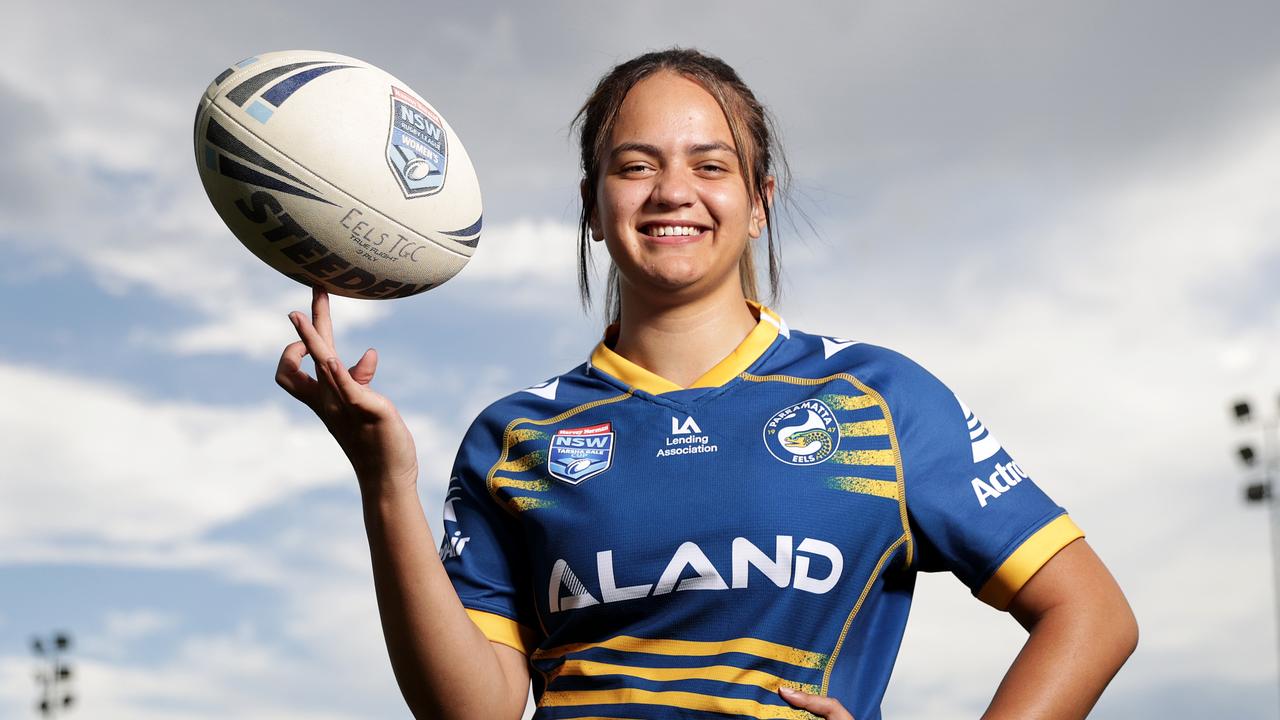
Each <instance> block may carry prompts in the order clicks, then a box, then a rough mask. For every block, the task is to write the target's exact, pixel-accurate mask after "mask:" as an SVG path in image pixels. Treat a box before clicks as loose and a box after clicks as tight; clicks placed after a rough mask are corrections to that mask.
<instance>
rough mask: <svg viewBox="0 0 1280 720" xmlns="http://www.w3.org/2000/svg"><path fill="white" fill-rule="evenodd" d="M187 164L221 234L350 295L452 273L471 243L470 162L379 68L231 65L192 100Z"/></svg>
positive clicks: (438, 121)
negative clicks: (191, 159)
mask: <svg viewBox="0 0 1280 720" xmlns="http://www.w3.org/2000/svg"><path fill="white" fill-rule="evenodd" d="M195 152H196V164H197V165H198V166H199V168H200V179H201V181H202V182H203V183H204V189H205V192H207V193H208V194H209V200H210V201H211V202H212V203H213V207H214V208H215V209H216V210H217V211H218V214H219V215H220V216H221V217H222V219H223V221H224V222H226V224H227V226H228V227H229V228H230V229H231V232H232V233H233V234H235V236H236V237H237V238H239V240H240V242H242V243H244V245H245V247H247V248H249V250H251V251H253V253H254V254H255V255H257V256H258V257H259V258H261V259H262V260H263V261H264V262H266V263H267V264H268V265H270V266H271V267H273V268H275V269H277V270H279V271H280V272H282V273H284V274H285V275H288V276H289V277H291V278H293V279H294V280H297V281H298V282H301V283H303V284H305V285H313V286H319V287H322V288H324V289H325V290H328V291H329V292H331V293H335V294H338V295H345V296H347V297H354V298H400V297H406V296H409V295H414V294H416V293H420V292H423V291H424V290H428V289H430V288H433V287H435V286H436V285H439V284H440V283H443V282H444V281H446V280H448V279H449V278H451V277H453V276H454V275H455V274H457V272H458V271H459V270H461V269H462V267H463V266H464V265H466V264H467V260H469V259H470V258H471V255H472V253H473V252H475V248H476V245H477V243H478V242H479V241H480V226H481V218H482V208H481V203H480V185H479V182H478V181H477V180H476V174H475V170H474V169H473V168H472V166H471V158H469V157H468V156H467V151H466V150H465V149H464V148H463V147H462V142H461V141H460V140H459V139H458V136H457V135H455V134H454V132H453V129H452V128H450V127H449V123H448V122H446V121H445V119H444V117H443V116H441V115H440V113H438V112H436V110H435V108H433V107H431V104H430V103H428V102H427V101H426V100H424V99H422V97H421V96H420V95H418V94H417V93H415V92H414V91H413V90H411V89H409V87H408V86H407V85H405V84H404V83H402V82H400V81H399V80H397V79H396V78H394V77H393V76H391V75H390V74H388V73H386V72H384V71H382V70H379V69H378V68H376V67H374V66H372V65H370V64H368V63H365V62H362V61H360V60H356V59H354V58H349V57H345V56H343V55H335V54H333V53H327V52H316V51H311V50H290V51H286V52H271V53H264V54H262V55H255V56H254V57H251V58H247V59H245V60H241V61H240V62H238V63H236V64H235V65H233V66H232V67H229V68H227V69H226V70H224V71H223V72H222V73H221V74H219V75H218V76H217V78H215V79H214V81H213V83H212V84H210V85H209V88H208V89H207V90H206V91H205V93H204V96H203V97H201V98H200V106H199V108H198V109H197V111H196V124H195Z"/></svg>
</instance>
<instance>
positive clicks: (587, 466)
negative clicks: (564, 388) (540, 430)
mask: <svg viewBox="0 0 1280 720" xmlns="http://www.w3.org/2000/svg"><path fill="white" fill-rule="evenodd" d="M613 440H614V438H613V423H611V422H606V423H600V424H599V425H589V426H587V427H580V428H563V429H561V430H558V431H556V434H555V435H553V436H552V437H551V447H550V449H549V450H548V452H547V472H548V473H550V474H551V477H554V478H556V479H557V480H561V481H564V482H567V483H569V484H570V485H577V484H578V483H581V482H582V481H584V480H587V479H589V478H593V477H595V476H596V475H599V474H600V473H602V472H604V471H605V470H608V469H609V467H610V466H612V465H613Z"/></svg>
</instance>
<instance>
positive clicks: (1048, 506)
mask: <svg viewBox="0 0 1280 720" xmlns="http://www.w3.org/2000/svg"><path fill="white" fill-rule="evenodd" d="M892 387H893V389H892V392H891V393H886V395H887V397H886V400H887V401H888V402H889V405H890V408H891V411H892V412H893V416H894V423H895V429H896V430H897V434H898V439H899V444H900V445H899V452H900V453H901V457H902V470H903V481H904V485H905V493H906V505H907V515H908V520H909V522H910V526H911V529H912V535H913V536H914V538H915V541H916V547H917V553H918V558H917V560H916V562H917V567H918V569H920V570H924V571H926V572H928V571H939V570H949V571H951V572H952V573H954V574H955V575H956V576H957V577H958V578H960V580H961V581H962V582H964V584H965V585H967V586H968V587H969V589H970V590H971V591H972V592H973V593H974V595H976V596H977V597H978V598H979V599H981V600H982V601H983V602H986V603H987V604H989V605H992V606H993V607H996V608H998V609H1001V610H1004V609H1006V608H1007V607H1008V605H1009V603H1010V601H1011V600H1012V599H1013V596H1014V595H1015V594H1016V593H1017V592H1018V590H1020V589H1021V588H1022V586H1023V584H1025V583H1026V582H1027V581H1028V580H1030V579H1031V576H1032V575H1034V574H1035V573H1036V571H1037V570H1039V569H1040V568H1041V567H1042V566H1043V565H1044V564H1045V563H1046V562H1048V561H1049V560H1050V559H1051V558H1052V557H1053V556H1054V555H1055V554H1057V552H1058V551H1059V550H1061V549H1062V548H1064V547H1066V546H1067V544H1068V543H1070V542H1072V541H1073V540H1075V539H1077V538H1080V537H1083V536H1084V533H1083V532H1082V531H1081V530H1080V528H1078V527H1077V526H1076V525H1075V523H1074V522H1072V520H1071V518H1070V517H1068V516H1067V514H1066V511H1065V510H1064V509H1063V508H1061V507H1059V506H1058V505H1057V504H1056V503H1054V502H1053V501H1052V500H1051V499H1049V497H1048V495H1046V494H1045V493H1044V492H1043V491H1042V490H1041V489H1040V488H1039V487H1037V486H1036V484H1035V483H1034V482H1033V481H1032V480H1031V478H1030V477H1028V475H1027V473H1026V471H1024V470H1023V469H1022V467H1021V466H1020V465H1018V463H1017V462H1015V461H1014V460H1013V458H1012V457H1010V456H1009V454H1008V453H1007V452H1006V451H1005V450H1004V448H1003V447H1002V446H1001V445H1000V442H999V441H998V440H997V439H996V437H995V436H994V435H993V434H991V432H990V431H989V430H988V429H987V427H986V426H985V425H983V423H982V422H981V421H980V420H979V419H978V418H977V416H976V415H975V414H974V413H973V412H972V411H971V410H970V409H969V408H968V406H966V405H965V404H964V403H963V402H962V401H961V400H960V399H959V397H957V396H956V395H955V394H954V393H952V392H951V390H950V389H948V388H947V386H946V385H944V384H943V383H942V382H941V381H940V380H938V379H937V378H936V377H934V376H933V375H931V374H930V373H929V372H928V371H926V370H925V369H924V368H922V367H920V366H919V365H917V364H915V363H914V362H911V361H910V360H907V359H906V358H903V357H901V356H898V370H897V371H896V372H895V373H894V382H893V383H892Z"/></svg>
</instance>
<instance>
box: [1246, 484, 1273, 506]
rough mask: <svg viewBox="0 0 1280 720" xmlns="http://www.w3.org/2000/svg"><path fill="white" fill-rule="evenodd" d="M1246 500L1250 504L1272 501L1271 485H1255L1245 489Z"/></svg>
mask: <svg viewBox="0 0 1280 720" xmlns="http://www.w3.org/2000/svg"><path fill="white" fill-rule="evenodd" d="M1244 499H1245V500H1246V501H1248V502H1265V501H1267V500H1270V499H1271V484H1270V483H1253V484H1251V485H1249V486H1248V487H1246V488H1245V489H1244Z"/></svg>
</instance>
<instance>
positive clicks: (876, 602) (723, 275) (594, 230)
mask: <svg viewBox="0 0 1280 720" xmlns="http://www.w3.org/2000/svg"><path fill="white" fill-rule="evenodd" d="M579 119H580V121H581V133H582V138H581V140H582V166H583V180H582V197H583V214H582V227H581V238H580V244H581V249H580V253H579V254H580V263H581V265H582V267H581V268H580V270H581V275H580V277H581V279H582V281H583V290H584V294H585V293H586V284H585V280H586V269H585V263H586V259H587V255H588V254H589V250H590V244H589V243H591V242H600V243H603V245H604V246H605V247H606V248H607V249H608V252H609V255H610V257H611V258H612V261H613V268H614V269H613V270H612V271H611V276H610V283H609V290H608V293H609V309H610V310H609V314H610V315H611V316H612V317H613V318H614V320H615V322H614V324H612V325H611V326H610V327H609V329H608V330H607V331H606V333H605V338H604V340H603V341H602V342H601V343H600V344H599V345H598V346H597V347H596V348H595V350H594V352H593V353H592V354H591V357H590V360H589V361H588V362H587V363H585V364H583V365H581V366H579V367H577V368H574V369H573V370H571V371H569V372H568V373H566V374H564V375H561V376H559V377H557V378H554V379H552V380H550V381H548V382H546V383H542V384H540V385H536V386H534V387H532V388H529V389H527V390H525V391H521V392H518V393H515V394H513V395H511V396H509V397H507V398H504V399H502V400H500V401H498V402H497V403H495V404H493V405H492V406H490V407H489V408H488V409H486V410H485V411H484V412H483V413H482V414H481V415H480V417H479V418H477V420H476V421H475V423H474V424H473V425H472V427H471V429H470V430H469V431H468V433H467V435H466V437H465V439H464V440H463V443H462V447H461V450H460V451H459V453H458V459H457V462H456V464H455V466H454V470H453V476H452V478H451V480H450V485H449V492H448V496H447V499H446V501H445V532H446V534H447V535H448V537H446V538H445V539H444V542H443V543H442V544H441V546H440V549H439V551H438V552H437V550H436V549H435V544H434V543H433V541H432V538H431V534H430V530H429V529H428V524H427V521H426V519H425V518H424V515H423V511H422V508H421V506H420V504H419V500H418V493H417V486H416V483H417V475H418V468H417V463H416V454H415V452H414V444H413V439H412V437H411V436H410V434H409V432H408V430H407V429H406V428H405V425H404V423H403V422H402V421H401V419H400V416H399V414H398V413H397V412H396V409H395V408H394V406H393V405H392V404H391V402H390V401H388V400H387V399H386V398H385V397H383V396H382V395H379V394H378V393H376V392H375V391H373V390H372V389H371V388H370V387H369V383H370V381H371V380H372V379H373V376H374V370H375V366H376V364H377V356H376V354H375V353H374V352H373V351H372V350H370V351H369V352H367V353H366V354H365V355H364V356H363V357H362V358H360V360H359V361H358V362H357V363H356V364H355V365H354V366H352V367H351V368H349V369H348V368H345V367H344V366H343V365H342V364H341V363H340V362H339V360H338V358H337V355H336V352H335V350H334V339H333V330H332V325H331V322H330V316H329V306H328V300H327V298H326V296H325V295H324V294H323V293H319V292H317V293H316V295H315V299H314V302H313V306H312V314H311V317H310V318H307V317H306V316H304V315H303V314H301V313H292V314H291V315H290V318H291V320H292V322H293V323H294V325H295V326H296V328H297V331H298V334H299V336H300V338H301V341H300V342H295V343H293V344H291V345H289V346H288V347H287V348H285V351H284V354H283V356H282V357H281V360H280V367H279V371H278V374H277V380H278V382H279V383H280V385H282V386H283V387H284V388H285V389H286V390H288V391H289V392H290V393H291V394H292V395H293V396H294V397H296V398H298V399H299V400H301V401H302V402H304V403H306V404H307V405H308V406H310V407H311V408H312V409H313V410H314V411H315V412H316V414H317V415H319V416H320V418H321V419H322V420H323V421H324V422H325V424H326V426H327V427H328V428H329V430H330V432H331V433H332V434H333V436H334V437H335V438H336V439H337V441H338V443H339V444H340V445H341V446H342V448H343V450H344V451H345V452H346V454H347V456H348V457H349V458H350V460H351V463H352V465H353V466H354V468H355V471H356V475H357V478H358V480H359V483H360V489H361V493H362V498H363V501H364V512H365V522H366V527H367V530H368V537H369V544H370V549H371V553H372V559H373V570H374V578H375V587H376V591H377V596H378V603H379V608H380V612H381V616H382V622H383V629H384V632H385V635H386V641H387V647H388V650H389V652H390V656H391V660H392V666H393V668H394V669H395V673H396V677H397V680H398V681H399V683H400V687H401V690H402V692H403V693H404V696H405V699H406V701H407V702H408V704H409V706H410V708H412V710H413V712H414V714H415V715H416V716H419V717H432V718H437V717H438V718H485V719H489V718H510V719H513V720H514V719H515V718H519V717H520V715H521V712H522V709H523V708H524V704H525V697H526V694H527V692H528V690H529V686H530V681H531V680H532V682H533V690H534V694H535V696H536V698H537V700H538V705H539V714H538V717H544V718H600V717H616V718H671V717H725V716H736V717H755V718H792V717H812V716H813V715H816V716H819V717H824V718H829V719H833V720H834V719H847V718H850V717H856V718H859V720H872V719H873V718H878V717H879V716H880V701H881V698H882V696H883V694H884V690H885V687H886V685H887V683H888V679H889V675H890V671H891V669H892V666H893V662H894V658H895V656H896V653H897V650H898V646H899V643H900V640H901V637H902V632H903V628H904V625H905V622H906V617H907V610H908V608H909V606H910V601H911V592H912V587H913V585H914V578H915V573H917V572H918V571H921V570H925V571H931V570H944V569H945V570H949V571H951V572H953V573H955V574H956V575H957V576H958V577H959V578H960V580H962V581H963V582H965V583H966V584H967V585H969V587H970V588H971V589H972V590H973V591H974V593H975V594H976V595H977V596H978V597H979V598H980V599H982V600H984V601H985V602H987V603H989V604H991V605H993V606H995V607H996V608H998V609H1000V610H1007V611H1008V612H1009V613H1010V614H1012V615H1013V617H1014V618H1015V619H1016V620H1017V621H1018V622H1019V623H1021V624H1022V625H1023V626H1024V627H1025V628H1026V629H1027V630H1028V631H1029V636H1028V639H1027V642H1026V645H1025V646H1024V647H1023V649H1022V652H1021V653H1020V654H1019V655H1018V656H1017V659H1016V660H1015V661H1014V663H1013V665H1012V666H1011V667H1010V668H1009V671H1008V673H1007V675H1006V676H1005V679H1004V682H1002V683H1001V684H1000V686H999V688H998V689H997V690H996V692H995V697H994V699H993V700H992V703H991V706H990V708H989V709H988V711H987V714H986V715H985V716H984V717H988V718H1019V719H1025V718H1079V717H1084V716H1085V715H1086V714H1087V713H1088V712H1089V709H1090V708H1091V707H1092V706H1093V704H1094V702H1095V701H1096V700H1097V698H1098V696H1099V694H1100V693H1101V692H1102V690H1103V688H1104V687H1105V686H1106V684H1107V683H1108V681H1109V680H1110V679H1111V677H1112V676H1113V675H1114V674H1115V672H1116V671H1117V670H1118V669H1119V667H1120V666H1121V664H1122V663H1123V662H1124V661H1125V659H1126V658H1127V657H1128V655H1129V654H1130V653H1131V652H1132V650H1133V649H1134V646H1135V644H1136V642H1137V626H1136V624H1135V621H1134V618H1133V614H1132V612H1131V611H1130V609H1129V606H1128V604H1127V602H1126V601H1125V599H1124V596H1123V594H1122V593H1121V591H1120V589H1119V587H1118V586H1117V585H1116V583H1115V581H1114V580H1113V579H1112V577H1111V575H1110V574H1109V573H1108V572H1107V570H1106V568H1105V567H1104V566H1103V565H1102V563H1101V562H1100V561H1099V560H1098V558H1097V557H1096V556H1095V555H1094V553H1093V552H1092V551H1091V550H1090V549H1089V546H1088V545H1087V544H1086V542H1085V541H1084V540H1083V538H1082V533H1081V532H1080V531H1079V529H1078V528H1076V526H1075V525H1074V524H1073V523H1072V522H1071V520H1070V519H1069V518H1068V517H1067V516H1066V515H1065V513H1064V511H1063V510H1062V509H1061V508H1060V507H1058V506H1056V505H1055V504H1054V503H1053V502H1052V501H1051V500H1049V499H1048V497H1046V496H1045V495H1044V493H1042V492H1041V491H1040V490H1039V489H1038V488H1037V487H1036V486H1035V485H1034V484H1033V483H1032V482H1031V481H1030V480H1029V479H1028V478H1027V477H1026V474H1025V473H1024V472H1023V471H1022V469H1021V468H1020V467H1019V466H1018V464H1017V463H1016V462H1014V461H1013V460H1012V459H1011V458H1010V457H1009V456H1008V455H1007V454H1006V453H1005V451H1004V450H1003V449H1002V448H1001V447H1000V445H999V443H998V442H997V441H996V440H995V438H994V437H992V436H991V435H990V434H989V433H987V432H986V430H985V428H983V427H982V425H981V423H980V422H979V421H978V420H977V418H976V417H974V416H973V414H972V413H971V412H970V411H969V410H968V409H967V408H966V407H965V406H964V405H963V403H961V402H960V401H959V400H958V399H957V398H956V397H955V396H954V395H952V394H951V392H950V391H949V390H948V389H947V388H946V387H945V386H944V385H942V383H940V382H939V381H938V380H937V379H935V378H934V377H933V376H931V375H930V374H929V373H927V372H926V371H924V370H923V369H921V368H920V367H919V366H918V365H916V364H914V363H913V362H911V361H910V360H908V359H906V358H904V357H902V356H901V355H898V354H896V353H893V352H891V351H889V350H885V349H883V348H879V347H875V346H872V345H867V344H860V343H853V342H847V341H843V340H837V339H834V338H829V337H822V336H817V335H809V334H805V333H801V332H798V331H796V330H791V329H790V328H788V327H787V325H786V323H785V322H783V321H782V319H781V318H780V317H779V316H778V315H777V314H776V313H774V312H773V311H772V310H770V309H769V308H767V307H764V306H762V305H760V304H759V303H758V302H756V300H755V296H756V283H755V266H754V263H753V256H752V245H753V243H754V242H755V241H757V240H760V239H761V238H766V240H765V241H762V242H764V244H766V245H767V248H768V254H769V263H768V265H769V270H770V273H769V275H770V280H771V283H772V284H775V285H776V278H777V265H776V262H775V260H774V254H773V232H772V223H771V220H772V212H771V204H772V201H773V193H774V188H775V179H774V171H773V164H774V157H775V156H776V151H775V148H774V147H773V145H772V140H771V135H770V133H769V126H768V123H767V121H766V118H765V114H764V111H763V109H762V108H761V106H760V105H759V103H758V102H757V101H756V99H755V97H754V96H753V95H752V93H751V91H750V90H749V89H748V88H747V87H746V86H745V85H744V84H743V83H742V81H741V80H740V79H739V78H738V76H737V74H736V73H735V72H734V71H733V70H732V69H731V68H729V67H728V66H727V65H725V64H724V63H722V62H720V61H719V60H717V59H715V58H711V57H708V56H705V55H702V54H700V53H698V52H695V51H689V50H670V51H664V52H659V53H650V54H647V55H643V56H641V57H638V58H636V59H634V60H631V61H629V62H627V63H623V64H622V65H619V66H618V67H616V68H614V69H613V71H612V72H610V73H609V74H608V75H606V76H605V78H604V79H602V80H601V82H600V84H599V85H598V86H597V88H596V90H595V92H594V93H593V95H592V96H591V98H590V99H589V100H588V102H587V104H586V105H585V106H584V108H583V110H582V113H581V114H580V117H579ZM588 237H590V238H591V240H589V239H588ZM304 355H310V356H311V357H312V358H313V359H314V360H315V364H316V368H317V373H318V377H317V378H314V379H313V378H311V377H309V376H308V375H307V374H306V373H305V372H303V371H302V370H301V369H300V362H301V360H302V358H303V356H304ZM808 713H812V714H813V715H810V714H808Z"/></svg>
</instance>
